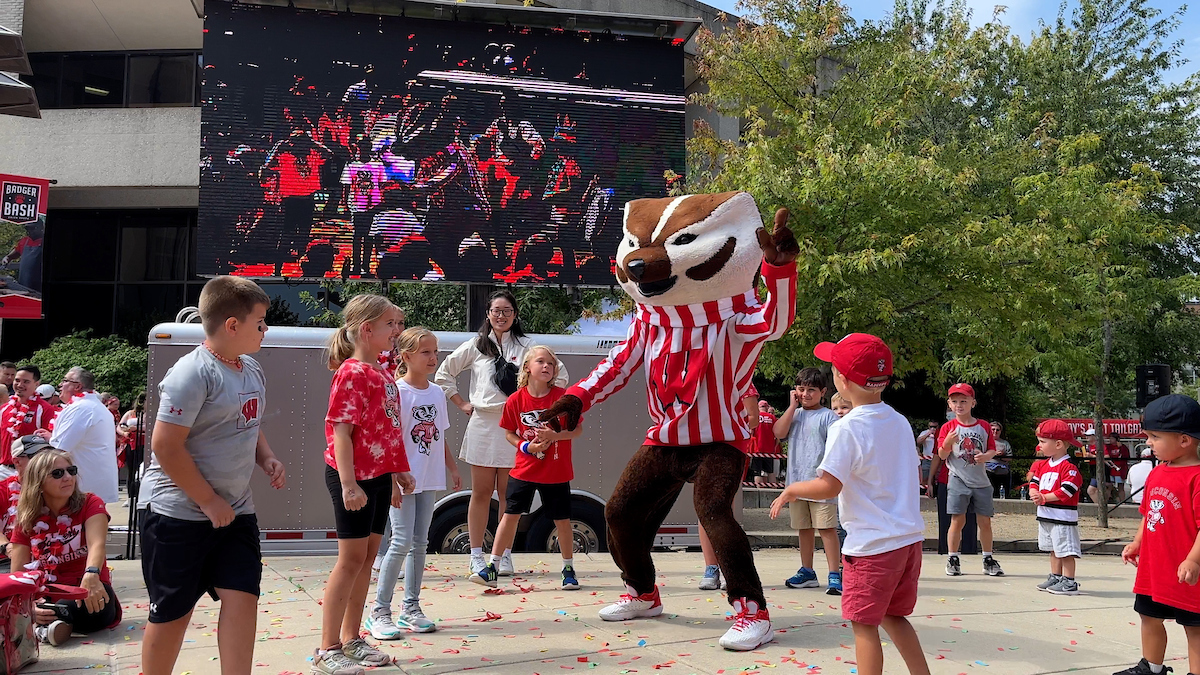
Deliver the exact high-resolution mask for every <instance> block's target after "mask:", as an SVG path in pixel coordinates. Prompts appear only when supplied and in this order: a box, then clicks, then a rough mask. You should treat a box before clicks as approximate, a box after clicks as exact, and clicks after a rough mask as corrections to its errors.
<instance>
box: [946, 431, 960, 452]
mask: <svg viewBox="0 0 1200 675" xmlns="http://www.w3.org/2000/svg"><path fill="white" fill-rule="evenodd" d="M956 445H958V429H954V430H952V431H951V432H950V433H948V434H946V440H945V441H943V442H942V447H943V448H944V447H947V446H949V447H951V448H953V447H954V446H956Z"/></svg>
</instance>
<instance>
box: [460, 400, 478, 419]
mask: <svg viewBox="0 0 1200 675" xmlns="http://www.w3.org/2000/svg"><path fill="white" fill-rule="evenodd" d="M458 409H459V410H461V411H463V414H464V415H466V416H467V417H470V416H471V413H473V412H475V406H473V405H471V404H470V403H468V402H467V401H463V403H462V405H460V406H458Z"/></svg>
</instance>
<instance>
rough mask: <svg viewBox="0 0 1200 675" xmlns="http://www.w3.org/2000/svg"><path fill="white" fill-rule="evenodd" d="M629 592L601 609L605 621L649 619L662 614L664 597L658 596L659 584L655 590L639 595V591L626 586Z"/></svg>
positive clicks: (601, 615)
mask: <svg viewBox="0 0 1200 675" xmlns="http://www.w3.org/2000/svg"><path fill="white" fill-rule="evenodd" d="M625 589H626V590H628V591H629V592H628V593H624V594H622V595H621V599H620V600H617V601H616V602H614V603H613V604H611V605H609V606H608V607H605V608H604V609H602V610H600V618H601V619H604V620H605V621H628V620H630V619H648V618H650V617H652V616H658V615H659V614H662V609H663V608H662V599H661V598H659V596H658V586H655V587H654V590H653V591H650V592H649V593H643V594H642V595H637V591H635V590H633V589H632V588H630V587H628V586H626V587H625Z"/></svg>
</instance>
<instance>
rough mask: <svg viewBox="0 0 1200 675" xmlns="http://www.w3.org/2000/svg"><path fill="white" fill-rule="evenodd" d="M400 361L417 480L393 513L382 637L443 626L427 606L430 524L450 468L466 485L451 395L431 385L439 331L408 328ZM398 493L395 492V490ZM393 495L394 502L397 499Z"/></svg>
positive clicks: (407, 445) (403, 414)
mask: <svg viewBox="0 0 1200 675" xmlns="http://www.w3.org/2000/svg"><path fill="white" fill-rule="evenodd" d="M396 349H397V352H398V353H399V356H400V363H399V366H398V367H397V369H396V372H397V374H398V375H399V376H400V377H399V379H398V380H397V384H398V385H399V387H400V423H401V426H402V428H403V432H404V451H405V454H406V455H407V456H408V465H409V467H410V469H409V470H410V471H411V472H412V475H413V478H414V479H415V480H416V483H417V487H416V490H415V491H414V493H413V494H406V495H402V499H403V501H402V503H401V505H400V506H399V507H395V506H393V507H392V509H391V513H390V515H389V521H390V522H391V528H392V533H391V534H392V541H391V546H390V547H389V548H388V551H387V554H386V555H385V556H384V557H383V566H382V567H380V569H379V588H378V589H377V590H376V593H375V608H374V609H373V610H371V617H370V618H369V619H367V622H366V625H367V630H368V631H370V632H371V635H372V636H374V637H375V639H377V640H395V639H397V638H399V637H400V636H401V635H402V634H403V633H404V631H408V632H410V633H431V632H433V631H435V630H437V626H436V625H435V624H434V622H433V621H430V620H429V619H428V618H427V617H426V616H425V613H424V612H422V611H421V602H420V601H421V597H420V594H421V577H422V576H423V575H424V571H425V551H426V549H427V548H428V546H429V524H430V522H431V521H432V520H433V506H434V501H435V500H434V498H435V497H436V495H437V491H438V490H445V489H446V472H447V471H449V473H450V480H451V483H452V484H453V486H454V487H453V489H455V490H458V489H459V488H460V487H461V486H462V478H461V477H460V476H459V474H458V464H457V463H455V461H454V458H453V457H452V456H450V455H449V454H448V453H447V452H446V429H448V428H450V420H449V418H448V417H447V416H446V394H445V393H444V392H443V391H442V389H441V388H440V387H437V386H434V385H431V384H430V382H429V376H430V375H433V373H434V372H436V371H437V367H438V342H437V338H436V337H434V335H433V333H431V332H429V330H428V329H426V328H423V327H421V326H414V327H412V328H409V329H407V330H405V331H404V332H403V333H401V335H400V339H399V340H397V341H396ZM393 497H395V495H393ZM395 501H396V500H395V499H393V503H395ZM401 564H403V565H404V604H403V606H402V609H401V610H400V613H399V614H397V615H396V616H395V618H394V619H393V617H392V595H393V594H394V593H395V590H396V581H397V577H399V575H400V566H401Z"/></svg>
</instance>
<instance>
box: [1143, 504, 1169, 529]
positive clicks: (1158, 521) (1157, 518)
mask: <svg viewBox="0 0 1200 675" xmlns="http://www.w3.org/2000/svg"><path fill="white" fill-rule="evenodd" d="M1166 505H1167V503H1166V502H1164V501H1163V500H1161V499H1151V500H1150V513H1147V514H1146V529H1147V530H1150V531H1151V532H1154V531H1156V530H1157V529H1158V526H1159V525H1162V524H1163V523H1165V522H1167V520H1166V518H1163V514H1162V510H1163V507H1164V506H1166Z"/></svg>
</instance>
